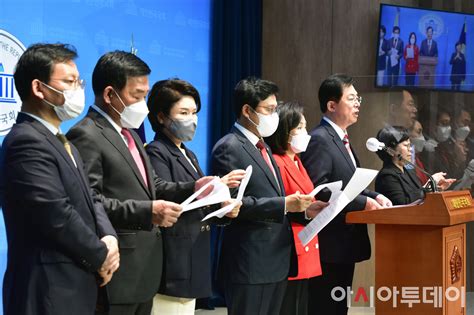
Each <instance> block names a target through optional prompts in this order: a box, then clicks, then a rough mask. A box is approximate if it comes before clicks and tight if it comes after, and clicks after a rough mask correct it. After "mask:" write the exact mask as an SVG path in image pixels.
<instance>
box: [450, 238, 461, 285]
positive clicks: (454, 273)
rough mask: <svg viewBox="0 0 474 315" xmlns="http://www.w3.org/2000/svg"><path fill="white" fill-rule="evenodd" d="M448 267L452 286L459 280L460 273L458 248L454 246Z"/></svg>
mask: <svg viewBox="0 0 474 315" xmlns="http://www.w3.org/2000/svg"><path fill="white" fill-rule="evenodd" d="M449 265H450V267H451V284H454V283H456V282H458V281H459V279H460V278H461V271H462V258H461V255H460V254H459V248H458V247H457V246H456V245H455V246H454V249H453V253H452V254H451V259H450V261H449Z"/></svg>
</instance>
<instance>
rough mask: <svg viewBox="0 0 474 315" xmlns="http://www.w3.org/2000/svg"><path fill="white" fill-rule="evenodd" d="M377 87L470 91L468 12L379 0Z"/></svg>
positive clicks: (473, 56) (472, 33)
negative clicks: (384, 2) (409, 5)
mask: <svg viewBox="0 0 474 315" xmlns="http://www.w3.org/2000/svg"><path fill="white" fill-rule="evenodd" d="M376 49H377V62H376V63H377V69H376V76H375V85H376V86H377V87H390V88H393V87H397V86H400V87H407V86H408V87H412V88H422V89H435V90H447V91H461V92H472V91H474V75H473V73H474V15H472V14H465V13H457V12H447V11H435V10H426V9H418V8H410V7H402V6H394V5H387V4H381V5H380V18H379V32H378V40H377V47H376Z"/></svg>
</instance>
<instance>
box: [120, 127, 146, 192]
mask: <svg viewBox="0 0 474 315" xmlns="http://www.w3.org/2000/svg"><path fill="white" fill-rule="evenodd" d="M121 133H122V134H123V135H124V137H125V139H127V145H128V151H130V154H131V155H132V157H133V160H134V161H135V164H136V165H137V167H138V170H139V171H140V174H141V175H142V178H143V181H144V182H145V185H147V186H148V181H147V177H146V171H145V165H144V164H143V160H142V158H141V156H140V152H138V149H137V145H136V144H135V140H133V137H132V134H131V133H130V130H128V129H126V128H122V131H121Z"/></svg>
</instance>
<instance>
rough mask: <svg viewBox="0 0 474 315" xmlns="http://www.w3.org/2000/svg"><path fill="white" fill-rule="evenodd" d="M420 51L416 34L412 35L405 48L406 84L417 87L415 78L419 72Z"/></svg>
mask: <svg viewBox="0 0 474 315" xmlns="http://www.w3.org/2000/svg"><path fill="white" fill-rule="evenodd" d="M419 54H420V49H419V48H418V46H417V45H416V34H415V33H414V32H411V33H410V36H409V37H408V45H406V46H405V50H404V52H403V58H405V83H406V85H415V76H416V73H417V72H418V67H419V65H418V55H419Z"/></svg>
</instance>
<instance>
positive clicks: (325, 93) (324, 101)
mask: <svg viewBox="0 0 474 315" xmlns="http://www.w3.org/2000/svg"><path fill="white" fill-rule="evenodd" d="M353 84H354V79H353V78H352V77H350V76H348V75H347V74H342V73H338V74H333V75H331V76H329V77H327V78H326V79H325V80H324V81H323V83H321V86H320V87H319V92H318V97H319V106H320V107H321V112H323V113H325V112H327V110H328V102H329V101H334V102H337V103H338V102H339V101H340V100H341V97H342V95H343V94H344V88H345V87H349V86H351V85H353Z"/></svg>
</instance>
